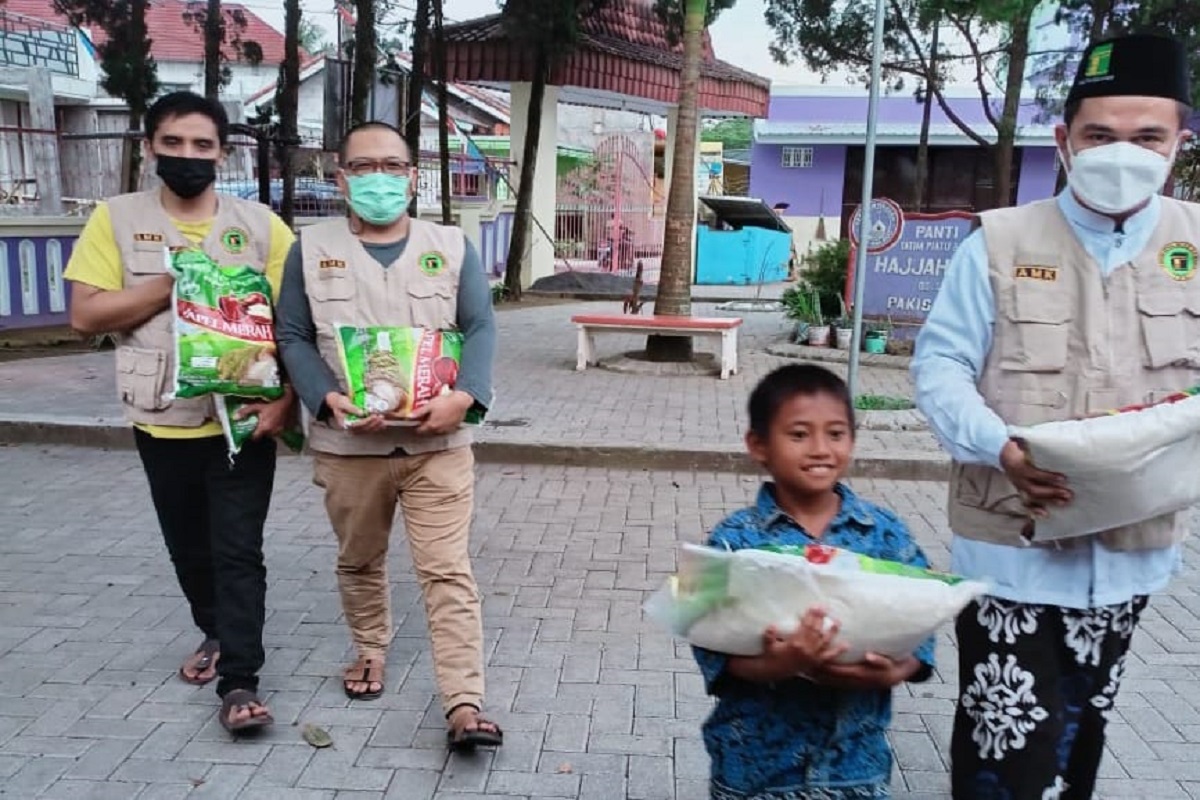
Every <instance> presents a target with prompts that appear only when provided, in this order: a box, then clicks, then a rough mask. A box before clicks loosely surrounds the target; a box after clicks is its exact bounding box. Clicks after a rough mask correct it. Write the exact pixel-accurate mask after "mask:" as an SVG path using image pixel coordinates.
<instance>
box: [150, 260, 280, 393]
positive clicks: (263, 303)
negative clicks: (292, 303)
mask: <svg viewBox="0 0 1200 800" xmlns="http://www.w3.org/2000/svg"><path fill="white" fill-rule="evenodd" d="M167 259H168V264H169V268H170V271H171V273H172V274H173V275H174V276H175V288H174V289H173V290H172V298H171V299H172V302H171V308H172V313H173V314H174V317H175V391H174V393H175V396H176V397H200V396H202V395H206V394H234V395H239V396H242V397H260V398H268V399H272V400H274V399H277V398H279V397H282V396H283V388H282V386H281V385H280V379H279V363H278V360H277V356H276V350H275V323H274V314H273V312H272V309H271V285H270V284H269V283H268V282H267V279H266V277H265V276H264V275H263V274H262V273H261V272H258V271H257V270H255V269H252V268H251V267H246V266H237V267H226V266H221V265H220V264H218V263H217V262H216V261H214V260H212V259H211V258H209V257H208V255H206V254H205V253H204V252H202V251H200V250H179V251H176V252H175V253H168V255H167Z"/></svg>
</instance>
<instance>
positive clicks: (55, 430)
mask: <svg viewBox="0 0 1200 800" xmlns="http://www.w3.org/2000/svg"><path fill="white" fill-rule="evenodd" d="M30 444H32V445H71V446H75V447H95V448H102V449H108V450H129V449H132V448H133V434H132V430H131V429H130V428H129V427H128V426H127V425H125V424H124V423H114V422H112V421H109V420H63V421H61V422H60V421H49V420H44V419H0V446H5V445H30ZM279 452H280V453H281V454H290V453H291V451H289V450H287V449H286V448H280V450H279ZM475 456H476V458H477V459H478V460H479V461H480V462H482V463H488V464H538V465H549V466H562V467H592V468H601V469H621V470H630V469H641V470H666V471H671V470H677V471H693V470H694V471H699V472H731V473H741V474H755V473H757V472H758V471H759V469H758V466H757V465H756V464H754V463H753V462H751V461H750V460H749V459H748V458H747V457H746V454H745V452H744V451H742V450H741V449H738V448H727V447H722V446H720V445H714V446H712V447H710V448H707V449H701V448H688V447H683V446H677V447H671V446H665V447H646V446H645V445H639V444H625V443H612V444H610V443H602V442H597V443H587V442H579V443H575V444H552V443H546V442H514V441H494V440H493V441H480V442H477V443H476V444H475ZM851 475H852V476H853V477H857V478H879V479H887V480H910V481H941V480H945V479H946V477H947V476H948V475H949V461H948V460H946V459H945V458H944V457H943V456H941V455H940V454H932V453H931V454H929V455H917V456H892V455H884V454H881V453H871V452H869V451H867V452H864V451H859V454H858V455H857V457H856V458H855V460H854V466H853V468H852V470H851Z"/></svg>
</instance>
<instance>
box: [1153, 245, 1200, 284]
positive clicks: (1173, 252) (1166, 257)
mask: <svg viewBox="0 0 1200 800" xmlns="http://www.w3.org/2000/svg"><path fill="white" fill-rule="evenodd" d="M1197 255H1198V254H1197V251H1196V246H1195V245H1194V244H1191V243H1189V242H1171V243H1170V244H1168V245H1167V246H1166V247H1164V248H1163V249H1162V250H1160V251H1159V253H1158V260H1159V263H1160V264H1162V268H1163V269H1164V270H1166V273H1167V274H1168V275H1170V276H1171V279H1172V280H1177V281H1190V280H1191V279H1192V278H1194V277H1196V260H1197Z"/></svg>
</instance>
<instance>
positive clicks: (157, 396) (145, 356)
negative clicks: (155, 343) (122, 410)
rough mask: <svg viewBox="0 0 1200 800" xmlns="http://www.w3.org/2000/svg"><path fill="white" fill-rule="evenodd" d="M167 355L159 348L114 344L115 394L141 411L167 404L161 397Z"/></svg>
mask: <svg viewBox="0 0 1200 800" xmlns="http://www.w3.org/2000/svg"><path fill="white" fill-rule="evenodd" d="M166 378H167V357H166V354H165V353H163V352H162V351H161V350H146V349H143V348H140V347H118V348H117V394H118V395H119V396H120V398H121V402H123V403H126V404H128V405H131V406H133V407H134V408H139V409H141V410H143V411H162V410H163V409H165V408H168V407H170V405H171V403H170V401H168V400H166V399H165V398H164V397H163V393H164V389H165V384H166Z"/></svg>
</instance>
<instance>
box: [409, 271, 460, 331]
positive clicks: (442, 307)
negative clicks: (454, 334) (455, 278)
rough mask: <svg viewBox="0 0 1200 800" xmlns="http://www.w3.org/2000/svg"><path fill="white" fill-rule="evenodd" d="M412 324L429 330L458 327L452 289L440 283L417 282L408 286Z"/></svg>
mask: <svg viewBox="0 0 1200 800" xmlns="http://www.w3.org/2000/svg"><path fill="white" fill-rule="evenodd" d="M408 299H409V306H410V308H411V311H412V319H413V324H414V325H416V326H417V327H421V328H429V329H430V330H450V329H453V328H456V327H458V320H457V319H456V314H455V310H456V302H455V300H456V299H455V296H454V289H453V288H452V287H449V286H446V285H444V284H441V283H432V284H431V283H418V284H417V285H415V286H409V287H408Z"/></svg>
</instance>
